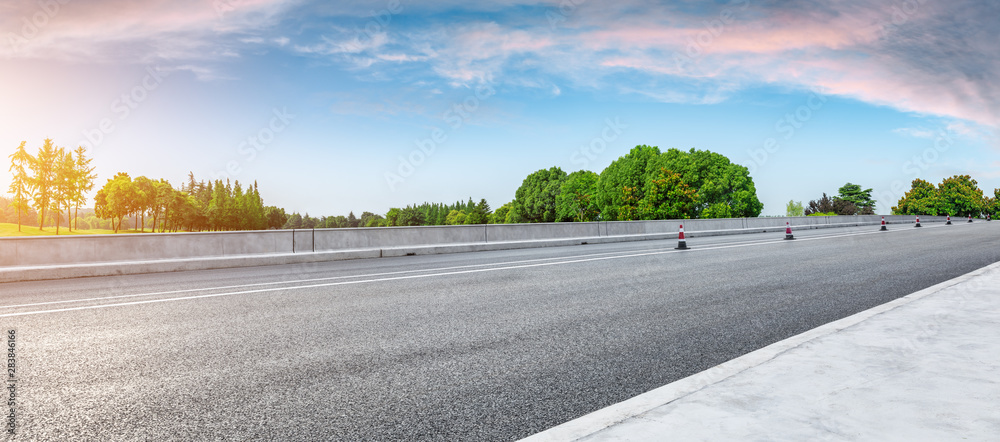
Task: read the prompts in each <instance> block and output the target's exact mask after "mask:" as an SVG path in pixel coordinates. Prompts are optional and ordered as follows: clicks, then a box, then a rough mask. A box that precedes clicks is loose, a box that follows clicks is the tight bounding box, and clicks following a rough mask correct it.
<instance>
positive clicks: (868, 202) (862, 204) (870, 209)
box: [834, 183, 875, 215]
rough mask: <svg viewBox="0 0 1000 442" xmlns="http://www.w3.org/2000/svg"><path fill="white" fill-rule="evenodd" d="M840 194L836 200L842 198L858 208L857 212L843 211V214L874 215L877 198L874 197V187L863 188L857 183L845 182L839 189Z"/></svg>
mask: <svg viewBox="0 0 1000 442" xmlns="http://www.w3.org/2000/svg"><path fill="white" fill-rule="evenodd" d="M838 192H839V194H838V195H837V196H836V197H834V200H837V199H840V200H843V201H847V202H849V203H851V204H852V205H853V206H854V208H855V209H856V210H855V212H856V213H842V214H841V215H854V214H857V215H874V214H875V200H874V199H872V189H865V190H861V186H859V185H857V184H852V183H847V184H844V185H843V186H842V187H841V188H840V189H839V190H838Z"/></svg>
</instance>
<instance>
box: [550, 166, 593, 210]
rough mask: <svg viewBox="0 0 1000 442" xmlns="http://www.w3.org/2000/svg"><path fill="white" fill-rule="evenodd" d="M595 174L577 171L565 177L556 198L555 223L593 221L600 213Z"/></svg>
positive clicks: (587, 171)
mask: <svg viewBox="0 0 1000 442" xmlns="http://www.w3.org/2000/svg"><path fill="white" fill-rule="evenodd" d="M597 179H598V176H597V174H596V173H594V172H591V171H589V170H578V171H576V172H573V173H571V174H569V175H567V176H566V180H565V181H563V183H562V186H561V187H560V189H559V195H558V196H556V219H557V221H576V222H584V221H594V220H596V219H597V216H598V215H599V214H600V212H599V211H598V209H597V198H596V192H597Z"/></svg>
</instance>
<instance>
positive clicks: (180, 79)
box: [0, 0, 1000, 216]
mask: <svg viewBox="0 0 1000 442" xmlns="http://www.w3.org/2000/svg"><path fill="white" fill-rule="evenodd" d="M0 17H2V18H0V60H2V65H0V97H3V98H4V100H3V101H4V103H3V105H2V106H0V155H3V156H4V157H6V156H7V155H9V154H10V153H11V152H13V150H14V149H15V148H16V147H17V145H18V144H19V143H20V141H27V142H28V146H29V147H30V148H31V149H35V148H37V147H38V146H40V145H41V143H42V140H43V139H44V138H52V139H53V140H54V141H55V143H56V144H57V145H60V146H65V147H75V146H77V145H80V144H82V145H85V146H87V147H88V148H91V149H92V154H93V156H94V158H95V165H96V166H97V171H98V173H99V175H100V177H99V181H100V184H103V182H104V181H105V180H106V179H107V178H110V177H111V176H113V175H114V174H115V173H116V172H119V171H126V172H128V173H130V174H131V175H132V176H138V175H146V176H149V177H152V178H166V179H168V180H170V181H171V182H172V183H173V184H175V186H177V185H179V184H180V183H181V182H183V181H184V180H185V177H186V175H187V173H188V172H189V171H193V172H194V173H195V175H196V176H197V177H199V178H203V179H209V178H213V177H227V176H228V177H230V178H232V179H238V180H240V181H241V182H242V183H250V182H253V181H255V180H256V181H257V182H258V183H259V185H260V188H261V190H262V194H263V196H264V198H265V202H266V203H267V204H273V205H278V206H281V207H285V208H286V209H287V210H289V211H297V212H301V213H306V212H308V213H310V214H311V215H314V216H317V215H337V214H346V213H347V212H348V211H352V210H353V211H354V212H355V213H356V214H360V212H362V211H366V210H367V211H373V212H377V213H384V212H385V211H386V210H388V208H389V207H397V206H403V205H406V204H410V203H419V202H423V201H432V202H437V201H445V202H450V201H455V200H465V199H467V198H469V197H470V196H471V197H473V198H475V199H477V200H478V199H479V198H486V199H487V200H488V201H489V202H490V204H491V205H492V206H493V207H499V206H500V205H501V204H503V203H505V202H507V201H510V200H511V199H512V198H513V196H514V191H515V190H516V188H517V187H518V185H519V184H520V182H521V180H523V179H524V177H525V176H526V175H527V174H529V173H531V172H533V171H535V170H538V169H542V168H548V167H552V166H559V167H561V168H563V170H565V171H567V172H572V171H574V170H579V169H581V168H586V169H589V170H594V171H596V172H600V171H601V170H602V169H603V168H604V167H605V166H607V165H608V164H609V163H610V162H611V161H613V160H615V159H616V158H618V157H619V156H621V155H623V154H625V153H627V152H628V150H629V149H630V148H631V147H633V146H635V145H638V144H649V145H656V146H659V147H660V148H661V149H667V148H671V147H676V148H680V149H690V148H698V149H708V150H712V151H715V152H719V153H722V154H724V155H726V156H728V157H729V158H730V159H731V160H732V161H734V162H736V163H740V164H743V165H746V166H748V167H750V168H751V171H752V174H751V175H752V177H753V178H754V181H755V183H756V185H757V190H758V196H759V197H760V199H761V200H762V201H763V202H764V214H770V215H778V214H783V213H784V208H785V203H786V202H787V201H788V200H790V199H794V200H797V201H802V202H807V201H808V200H810V199H817V198H819V197H820V195H821V194H822V193H823V192H827V193H830V194H835V193H836V191H837V189H838V188H839V187H840V186H841V185H843V184H844V183H845V182H848V181H850V182H854V183H858V184H861V185H863V186H864V187H872V188H874V189H875V193H876V199H878V200H879V203H880V206H879V209H880V212H887V211H888V208H889V206H891V205H892V204H894V203H895V200H896V199H898V198H899V197H900V196H902V191H905V190H906V189H908V188H909V182H910V180H912V179H913V178H918V177H919V178H923V179H926V180H929V181H932V182H935V183H936V182H939V181H940V180H941V179H942V178H944V177H947V176H951V175H955V174H970V175H972V176H973V178H975V179H977V180H978V181H979V183H980V187H981V188H983V189H984V190H985V191H986V192H987V193H989V194H991V193H992V189H994V188H997V187H1000V143H998V141H997V134H996V130H997V127H998V124H1000V104H998V98H1000V92H998V91H1000V88H998V87H997V86H1000V85H998V78H1000V76H998V73H1000V45H997V44H996V43H997V41H998V35H997V33H998V31H997V30H998V29H1000V7H998V6H997V5H996V4H995V3H993V2H972V1H964V2H963V1H959V2H949V3H947V4H945V3H944V2H932V1H930V0H908V1H901V2H876V1H861V0H834V1H830V2H824V3H823V4H822V5H814V4H811V3H806V2H780V1H775V2H753V1H741V0H737V1H734V2H693V1H691V2H688V1H682V2H632V1H624V2H616V3H614V4H605V3H600V2H594V1H583V0H562V1H561V2H559V1H553V2H532V1H518V0H512V1H508V0H497V1H487V2H480V3H476V4H474V5H469V4H466V3H465V2H458V1H433V2H420V3H416V2H406V1H400V2H396V1H395V0H393V1H384V2H383V1H376V2H353V1H348V2H336V3H325V2H308V1H279V0H204V1H201V0H198V1H196V0H180V1H158V0H154V1H148V2H142V3H141V4H134V3H133V2H127V1H124V0H96V1H90V2H74V1H67V0H48V1H43V2H27V1H24V2H22V1H15V2H6V3H5V4H3V5H2V6H0ZM435 139H436V140H437V141H436V142H435ZM428 140H430V141H428ZM429 142H433V150H431V147H430V146H431V145H430V144H428V143H429ZM421 145H422V146H423V150H421V148H420V146H421ZM9 182H10V176H9V174H6V173H4V174H0V186H2V188H3V189H6V188H7V186H8V184H9Z"/></svg>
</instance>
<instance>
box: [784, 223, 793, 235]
mask: <svg viewBox="0 0 1000 442" xmlns="http://www.w3.org/2000/svg"><path fill="white" fill-rule="evenodd" d="M785 239H795V237H794V236H792V225H791V224H790V223H789V222H788V221H785Z"/></svg>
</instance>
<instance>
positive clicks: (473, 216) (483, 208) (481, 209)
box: [463, 198, 490, 224]
mask: <svg viewBox="0 0 1000 442" xmlns="http://www.w3.org/2000/svg"><path fill="white" fill-rule="evenodd" d="M489 222H490V205H489V204H488V203H487V202H486V199H485V198H483V199H480V200H479V203H477V204H476V205H475V206H473V207H472V210H471V211H469V213H468V214H467V215H466V217H465V222H464V223H463V224H488V223H489Z"/></svg>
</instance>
